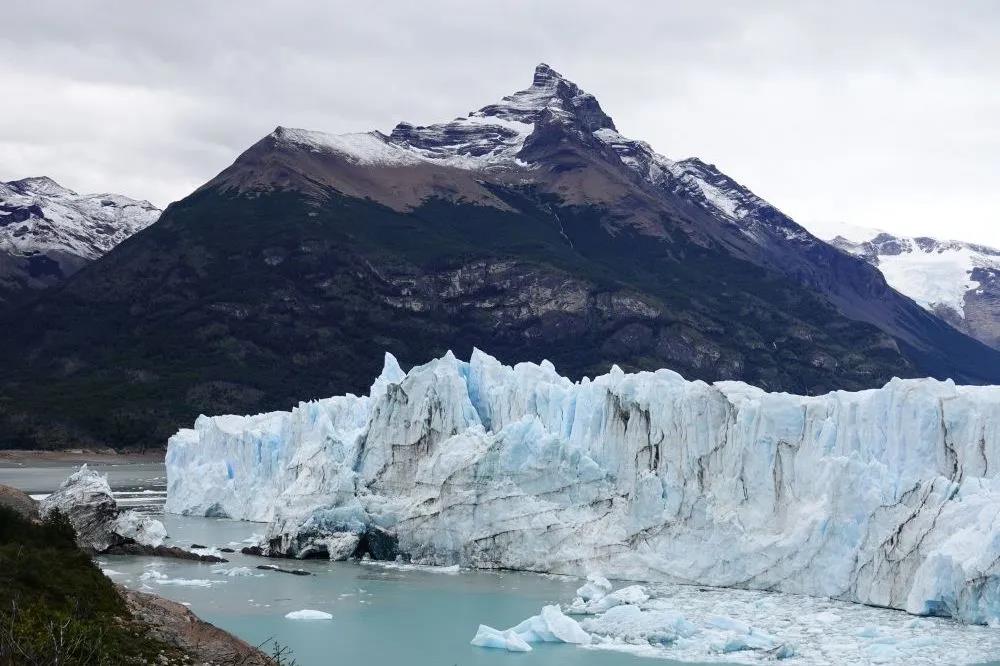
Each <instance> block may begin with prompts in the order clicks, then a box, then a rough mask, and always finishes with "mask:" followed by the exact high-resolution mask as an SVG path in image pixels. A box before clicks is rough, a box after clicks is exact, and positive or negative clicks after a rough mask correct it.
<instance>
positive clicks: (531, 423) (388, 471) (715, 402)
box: [167, 350, 1000, 623]
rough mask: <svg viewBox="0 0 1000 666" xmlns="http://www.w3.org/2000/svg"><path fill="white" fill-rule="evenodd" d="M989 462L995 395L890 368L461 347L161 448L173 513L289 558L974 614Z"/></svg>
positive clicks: (992, 500) (990, 496)
mask: <svg viewBox="0 0 1000 666" xmlns="http://www.w3.org/2000/svg"><path fill="white" fill-rule="evenodd" d="M998 470H1000V387H967V386H956V385H955V384H953V383H952V382H948V381H945V382H942V381H936V380H931V379H917V380H898V379H894V380H892V381H891V382H889V383H888V384H887V385H886V386H885V387H883V388H881V389H873V390H867V391H860V392H842V391H837V392H833V393H829V394H827V395H822V396H816V397H805V396H796V395H789V394H781V393H767V392H765V391H762V390H760V389H757V388H754V387H751V386H748V385H746V384H743V383H740V382H717V383H715V384H706V383H704V382H700V381H694V382H689V381H685V380H684V379H683V378H682V377H681V376H680V375H678V374H676V373H674V372H671V371H668V370H659V371H657V372H640V373H635V374H626V373H624V372H622V371H621V370H620V369H619V368H617V367H614V368H612V370H611V372H610V373H608V374H606V375H602V376H600V377H597V378H596V379H593V380H589V379H584V380H582V381H580V382H572V381H570V380H569V379H566V378H564V377H561V376H559V375H558V374H557V373H556V371H555V369H554V368H553V366H552V365H551V364H550V363H547V362H542V363H541V364H540V365H535V364H532V363H520V364H517V365H515V366H513V367H510V366H505V365H502V364H501V363H500V362H498V361H497V360H496V359H494V358H492V357H490V356H489V355H487V354H485V353H483V352H480V351H478V350H477V351H475V352H474V353H473V355H472V358H471V359H470V361H469V362H463V361H460V360H458V359H456V358H455V357H454V355H452V354H451V353H448V354H446V355H445V356H444V357H442V358H440V359H436V360H434V361H431V362H430V363H427V364H426V365H423V366H419V367H416V368H413V369H412V370H410V371H409V372H408V373H403V371H402V370H401V369H400V367H399V365H398V364H397V363H396V361H395V359H394V358H392V357H391V356H390V355H387V356H386V364H385V369H384V370H383V373H382V375H381V376H380V377H379V378H378V379H377V380H376V382H375V384H374V385H373V386H372V389H371V393H370V395H369V396H361V397H357V396H353V395H346V396H338V397H334V398H329V399H325V400H318V401H314V402H307V403H301V404H300V405H299V406H298V407H296V408H295V409H293V410H292V411H290V412H273V413H269V414H261V415H257V416H216V417H206V416H201V417H199V418H198V420H197V421H196V423H195V426H194V428H193V429H185V430H181V431H180V432H178V433H177V434H176V435H174V436H173V437H172V438H171V439H170V442H169V448H168V452H167V474H168V482H169V487H168V499H167V510H168V511H172V512H176V513H186V514H195V515H224V516H230V517H232V518H237V519H243V520H256V521H268V522H270V523H271V524H270V526H269V537H271V539H272V540H276V541H272V543H280V545H281V548H282V549H283V550H286V551H288V552H292V553H293V554H294V553H296V552H300V551H301V549H303V548H313V547H315V544H316V543H317V540H320V541H321V540H322V539H332V541H330V543H334V542H336V543H338V544H343V543H354V541H353V540H351V539H350V538H349V535H362V534H364V533H366V531H368V530H371V529H373V528H375V527H378V528H382V529H384V530H387V531H388V532H389V533H392V534H394V535H395V537H396V538H397V539H398V550H399V552H402V553H406V554H408V555H409V556H410V557H411V558H412V559H413V561H415V562H421V563H426V564H437V565H452V564H460V565H462V566H469V567H487V568H490V567H504V568H514V569H525V570H533V571H548V572H555V573H571V574H586V573H589V572H592V571H603V572H605V573H607V574H609V575H612V576H613V577H615V578H619V579H632V580H647V581H665V582H675V583H695V584H702V585H715V586H727V587H739V588H748V589H768V590H777V591H784V592H794V593H803V594H809V595H816V596H829V597H834V598H838V599H844V600H849V601H856V602H861V603H866V604H873V605H879V606H888V607H892V608H899V609H905V610H907V611H909V612H911V613H915V614H933V615H949V616H953V617H957V618H960V619H962V620H965V621H967V622H974V623H987V622H991V621H992V622H996V621H998V619H1000V475H998ZM303 535H306V536H308V538H305V537H304V536H303ZM345 539H346V541H345ZM303 543H308V544H309V545H308V546H303ZM297 549H298V550H297ZM340 550H343V551H345V552H346V548H344V547H343V546H340ZM341 555H342V556H347V555H345V554H344V553H341Z"/></svg>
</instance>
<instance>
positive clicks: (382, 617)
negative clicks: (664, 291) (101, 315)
mask: <svg viewBox="0 0 1000 666" xmlns="http://www.w3.org/2000/svg"><path fill="white" fill-rule="evenodd" d="M91 467H92V468H94V469H97V470H98V471H101V472H103V473H107V474H108V476H109V481H110V482H111V485H112V488H113V489H114V491H115V494H116V496H117V497H118V498H119V499H120V500H124V502H125V503H127V504H128V505H129V506H136V507H138V508H140V509H142V510H147V511H151V512H157V511H159V510H161V509H162V501H163V499H162V496H163V493H164V491H165V477H166V474H165V471H164V468H163V465H162V464H159V463H139V464H122V465H114V464H100V465H91ZM75 469H76V466H75V465H71V464H67V463H51V464H44V465H38V466H9V465H3V464H0V483H3V484H7V485H13V486H16V487H20V488H22V489H24V490H27V491H28V492H30V493H32V494H35V495H43V494H45V493H48V492H51V491H52V490H54V489H55V488H56V487H57V486H58V485H59V483H61V481H62V480H63V479H64V478H65V477H66V476H68V475H69V474H70V473H72V472H73V471H74V470H75ZM161 519H162V520H163V522H164V524H165V525H166V527H167V531H168V533H169V534H170V537H171V538H170V541H169V542H168V543H170V544H172V545H176V546H181V547H191V546H192V545H193V544H202V545H206V546H214V547H225V546H228V547H232V548H235V549H236V550H237V551H238V550H239V548H240V547H241V546H242V545H244V543H245V542H248V541H249V540H252V539H253V535H254V533H258V534H259V533H262V532H263V531H264V529H265V526H264V525H262V524H255V523H244V522H236V521H230V520H223V519H211V518H195V517H182V516H172V515H165V516H161ZM223 556H224V557H226V558H228V559H229V560H230V561H229V562H228V563H226V564H215V565H210V564H201V563H194V562H189V561H182V560H172V559H166V558H150V557H131V556H129V557H126V556H101V557H100V558H98V562H99V564H100V565H101V567H102V568H103V569H104V570H105V571H106V573H107V574H108V575H109V576H110V577H111V578H112V579H114V580H115V581H117V582H120V583H123V584H125V585H127V586H129V587H132V588H135V589H141V590H147V591H151V592H154V593H156V594H159V595H161V596H164V597H167V598H170V599H173V600H175V601H179V602H182V603H185V604H188V605H189V606H190V608H191V609H192V610H193V611H194V612H195V613H197V614H198V615H199V616H200V617H202V618H203V619H205V620H207V621H209V622H212V623H214V624H216V625H218V626H220V627H222V628H224V629H226V630H228V631H230V632H232V633H234V634H236V635H238V636H240V637H241V638H243V639H244V640H247V641H248V642H251V643H254V644H262V643H265V642H267V641H275V640H276V641H278V642H279V643H281V644H282V645H286V646H289V647H290V648H291V650H292V652H293V656H294V658H295V660H296V661H297V663H298V664H299V666H326V665H327V664H346V663H371V664H383V663H384V664H401V665H402V664H405V665H407V666H452V665H454V666H490V665H500V664H503V665H504V666H516V665H524V666H527V665H528V664H530V665H531V666H555V665H557V664H558V665H563V664H566V665H569V666H575V665H579V666H598V665H600V666H605V665H606V666H636V665H637V664H656V663H662V664H690V663H695V662H692V661H674V660H669V659H658V660H656V661H650V660H649V659H644V658H642V657H640V656H636V655H635V654H630V653H627V652H618V651H607V650H594V649H581V648H576V647H573V646H569V645H562V644H542V645H536V646H535V650H534V651H533V652H531V653H527V654H513V653H507V652H504V651H499V650H489V649H485V648H477V647H474V646H472V645H470V644H469V641H470V640H471V639H472V637H473V635H475V632H476V628H477V627H478V625H479V624H481V623H482V624H488V625H490V626H493V627H497V628H501V629H503V628H507V627H510V626H513V625H515V624H517V623H518V622H520V621H522V620H524V619H525V618H527V617H529V616H531V615H535V614H537V613H538V612H539V611H540V609H541V607H542V606H543V605H546V604H551V603H563V604H565V603H567V602H569V601H570V600H572V598H573V596H574V591H575V590H576V588H577V587H579V585H580V581H579V580H578V579H575V578H569V577H560V576H544V575H536V574H526V573H516V572H482V571H461V572H458V573H445V572H442V571H441V570H438V569H429V568H412V567H411V568H407V567H400V566H398V565H395V564H390V565H385V564H380V563H357V562H327V561H322V560H307V561H295V560H263V559H261V558H256V557H251V556H246V555H242V554H240V553H239V552H236V553H225V554H223ZM262 563H274V564H277V565H279V566H285V567H287V568H302V569H306V570H308V571H310V572H311V573H312V574H313V575H311V576H293V575H290V574H286V573H281V572H275V571H261V570H258V569H256V567H257V565H259V564H262ZM234 570H236V571H234ZM230 573H237V574H242V575H229V574H230ZM675 598H676V601H677V605H678V607H679V608H680V609H681V610H684V611H685V613H688V612H690V613H692V614H697V613H699V612H700V613H703V614H704V613H706V612H711V613H715V612H718V613H723V614H726V613H728V614H733V615H735V614H736V613H738V612H740V611H741V610H742V611H744V612H746V611H747V610H748V609H749V611H750V612H751V613H756V612H757V611H758V609H759V611H760V614H761V618H762V620H761V621H762V622H765V621H766V622H770V623H771V626H772V627H773V626H780V627H781V633H782V635H783V636H784V635H787V636H788V637H789V638H792V639H794V643H795V644H798V645H803V644H804V643H808V642H809V641H814V640H815V641H817V642H819V643H822V642H823V640H825V643H826V644H827V645H819V646H818V648H817V646H813V647H812V658H802V659H800V658H793V659H791V660H790V661H788V662H785V663H789V664H796V663H836V662H835V661H833V659H834V658H835V657H834V655H835V654H837V653H836V651H835V650H836V648H838V644H839V643H841V642H843V641H850V640H853V641H855V642H857V640H858V639H857V638H856V637H855V636H856V634H857V632H858V630H859V629H861V628H862V627H865V626H870V625H876V626H880V627H882V626H885V627H895V629H894V630H895V631H896V634H897V635H907V636H913V637H914V638H913V640H921V636H926V637H931V638H932V639H933V640H935V641H936V640H938V638H941V640H942V641H943V643H942V644H938V645H937V646H936V647H935V650H932V652H934V651H936V653H937V655H936V656H934V655H933V654H930V653H929V654H928V655H927V657H928V659H927V660H925V659H914V660H911V661H907V662H905V663H941V664H944V663H963V662H962V661H950V659H955V656H954V655H957V654H962V653H964V652H965V650H964V649H962V648H964V647H967V646H975V645H978V644H980V643H982V642H983V641H987V642H996V644H997V645H998V646H1000V630H996V629H988V628H984V627H965V626H962V625H957V624H956V623H951V622H947V621H943V620H923V619H918V620H916V624H915V622H914V618H911V616H908V615H906V614H905V613H900V612H896V611H886V610H880V609H872V608H866V607H861V606H856V605H852V604H839V603H838V602H829V601H825V600H815V599H810V598H804V597H794V596H790V595H776V594H765V593H757V592H744V591H730V590H715V591H701V590H698V589H696V588H684V589H683V590H682V591H680V592H678V593H677V594H676V597H675ZM831 608H832V609H833V610H835V611H836V612H837V613H840V614H841V615H842V616H843V617H844V620H843V622H841V623H840V625H839V626H837V627H831V628H830V629H829V630H827V631H828V633H830V634H831V635H830V636H826V637H817V636H816V632H817V631H818V630H817V628H816V627H817V626H819V627H820V629H823V627H822V625H816V624H815V623H814V624H812V625H810V624H808V623H803V622H800V621H799V618H800V616H801V617H807V616H809V615H810V614H813V615H816V614H817V610H821V611H823V612H826V613H829V611H830V609H831ZM304 609H310V610H319V611H325V612H328V613H330V614H331V615H332V616H333V617H332V619H330V620H313V621H303V620H290V619H286V618H285V615H286V614H287V613H289V612H291V611H297V610H304ZM800 625H801V626H800ZM911 625H912V626H913V628H906V629H903V628H902V627H904V626H906V627H910V626H911ZM796 632H797V633H796ZM838 632H839V633H838ZM949 645H950V646H951V647H952V648H953V651H951V652H949V651H948V650H947V649H946V648H947V646H949ZM827 648H829V649H831V650H833V651H831V652H825V651H824V650H826V649H827ZM647 652H648V650H647ZM660 654H662V651H661V652H660ZM824 654H826V655H829V659H827V660H824V659H823V655H824ZM949 654H950V655H952V656H951V657H948V656H946V655H949ZM992 654H994V653H992V652H987V655H992ZM817 656H818V659H819V660H818V661H817ZM748 658H750V659H751V661H752V662H756V661H757V660H756V659H754V658H752V657H751V656H750V655H749V654H739V655H738V659H737V660H738V661H740V662H743V663H747V660H748ZM360 660H363V662H360ZM981 660H982V659H980V661H981ZM716 663H718V662H716ZM840 663H846V662H843V661H841V662H840ZM867 663H878V660H877V659H876V660H872V661H867ZM894 663H901V662H899V661H898V660H897V661H895V662H894ZM965 663H968V660H965ZM992 664H1000V662H992Z"/></svg>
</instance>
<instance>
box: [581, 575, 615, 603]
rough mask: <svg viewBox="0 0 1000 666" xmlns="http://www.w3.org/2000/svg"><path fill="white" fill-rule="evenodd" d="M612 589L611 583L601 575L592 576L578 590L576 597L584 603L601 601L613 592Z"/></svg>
mask: <svg viewBox="0 0 1000 666" xmlns="http://www.w3.org/2000/svg"><path fill="white" fill-rule="evenodd" d="M611 587H612V586H611V581H609V580H608V579H607V578H605V577H604V576H602V575H601V574H590V575H589V576H587V582H586V583H584V584H583V586H582V587H580V588H578V589H577V591H576V596H578V597H580V598H581V599H583V600H584V601H591V600H593V599H600V598H602V597H604V596H606V595H607V594H608V592H610V591H611Z"/></svg>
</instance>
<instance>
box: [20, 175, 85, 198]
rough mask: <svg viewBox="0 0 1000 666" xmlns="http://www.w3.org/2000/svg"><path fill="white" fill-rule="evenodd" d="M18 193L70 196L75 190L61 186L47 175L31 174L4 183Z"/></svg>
mask: <svg viewBox="0 0 1000 666" xmlns="http://www.w3.org/2000/svg"><path fill="white" fill-rule="evenodd" d="M4 184H5V185H7V186H8V187H10V188H11V189H12V190H14V191H15V192H18V193H19V194H41V195H46V196H72V195H75V194H76V192H74V191H73V190H71V189H69V188H66V187H63V186H62V185H60V184H59V183H57V182H56V181H54V180H53V179H51V178H49V177H48V176H32V177H29V178H21V179H20V180H12V181H9V182H7V183H4Z"/></svg>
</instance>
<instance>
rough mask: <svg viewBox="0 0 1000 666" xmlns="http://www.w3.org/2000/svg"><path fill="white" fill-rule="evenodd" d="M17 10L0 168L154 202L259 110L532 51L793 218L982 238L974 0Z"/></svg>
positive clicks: (435, 113) (984, 13) (992, 227)
mask: <svg viewBox="0 0 1000 666" xmlns="http://www.w3.org/2000/svg"><path fill="white" fill-rule="evenodd" d="M31 5H32V6H29V4H28V3H18V5H16V6H8V7H5V9H4V10H3V17H2V18H3V30H2V35H0V86H2V88H0V89H2V90H4V91H5V98H6V99H5V102H4V103H3V104H0V179H3V180H8V179H11V178H18V177H23V176H26V175H38V174H46V175H51V176H53V177H55V178H56V179H57V180H59V181H60V182H63V183H64V184H65V185H67V186H69V187H73V188H74V189H78V190H87V191H100V190H104V191H119V192H122V193H125V194H129V195H131V196H137V197H143V198H148V199H150V200H152V201H154V202H155V203H157V204H160V205H164V204H166V203H167V202H169V201H171V200H175V199H178V198H180V197H182V196H184V195H186V194H187V193H188V192H190V191H191V190H193V189H194V188H195V187H197V186H198V185H199V184H201V183H202V182H204V181H205V180H207V179H208V178H210V177H211V176H213V175H214V174H215V173H217V172H218V171H220V170H221V169H223V168H224V167H225V166H227V165H228V164H229V163H230V162H231V161H232V160H233V159H234V158H235V156H236V155H237V154H238V153H239V152H240V151H242V150H243V149H245V148H246V147H247V146H249V145H250V144H251V143H253V142H254V141H255V140H257V139H258V138H260V137H261V136H262V135H264V134H266V133H267V132H269V131H270V130H271V129H272V128H273V127H274V126H275V125H278V124H282V125H289V126H297V127H307V128H310V129H319V130H325V131H331V132H345V131H359V130H366V129H382V130H387V129H389V128H391V127H392V126H393V125H394V124H395V123H396V122H398V121H399V120H408V121H411V122H417V123H427V122H433V121H437V120H443V119H447V118H451V117H454V116H457V115H461V114H464V113H466V112H467V111H469V110H472V109H474V108H478V107H480V106H482V105H484V104H487V103H489V102H491V101H494V100H495V99H497V98H499V97H500V96H502V95H504V94H507V93H509V92H513V91H514V90H517V89H520V88H523V87H524V86H525V85H527V83H528V82H529V81H530V77H531V72H532V68H533V67H534V65H535V64H536V63H537V62H539V61H545V62H548V63H549V64H551V65H552V66H553V67H555V68H556V69H559V70H560V71H562V72H563V73H564V74H565V75H567V76H568V77H570V78H572V79H573V80H575V81H576V82H577V83H579V84H580V85H581V86H582V87H583V88H585V89H587V90H589V91H590V92H592V93H594V94H595V95H596V96H597V97H598V99H599V100H600V101H601V103H602V105H603V106H604V108H605V110H606V111H607V112H608V113H609V114H610V115H612V117H614V119H615V122H616V123H617V125H618V127H619V129H620V130H621V131H622V132H623V133H625V134H627V135H629V136H634V137H638V138H643V139H645V140H647V141H649V142H650V143H651V144H652V145H653V146H654V147H655V148H656V149H657V150H658V151H660V152H662V153H664V154H666V155H668V156H671V157H676V158H681V157H686V156H689V155H698V156H699V157H702V158H703V159H705V160H706V161H710V162H714V163H716V164H718V165H719V166H720V167H721V168H722V169H723V170H725V171H727V172H728V173H730V174H731V175H732V176H733V177H735V178H736V179H737V180H740V181H741V182H743V183H744V184H746V185H748V186H749V187H751V188H752V189H754V190H755V191H757V192H758V193H759V194H761V195H762V196H764V197H765V198H767V199H769V200H771V201H772V202H773V203H775V204H776V205H777V206H779V207H780V208H782V209H783V210H785V211H786V212H788V213H789V214H791V215H792V216H793V217H795V218H796V219H798V220H799V221H800V222H802V223H804V224H807V225H808V224H810V223H820V222H829V221H833V220H842V221H845V222H850V223H853V224H858V225H866V226H878V227H882V228H887V229H890V230H894V231H901V232H909V233H926V234H931V235H937V236H942V237H959V238H965V239H970V240H980V241H983V242H990V243H992V244H995V245H1000V224H997V222H998V221H1000V219H998V218H1000V215H998V213H997V211H998V210H1000V187H998V186H997V180H998V176H1000V40H998V39H996V35H997V34H1000V5H998V4H997V3H995V2H991V1H984V2H963V3H952V5H951V6H946V5H945V4H944V3H940V2H883V3H870V2H839V3H828V2H792V1H789V2H754V3H749V2H735V1H734V2H714V3H699V4H698V5H697V6H693V5H694V3H680V2H664V3H651V2H628V1H621V2H617V3H607V2H591V1H583V2H581V1H573V2H570V1H567V2H545V3H541V2H520V1H513V2H502V3H500V2H494V3H477V2H473V1H471V0H466V1H465V2H450V1H443V0H442V1H434V2H420V3H410V2H406V3H404V2H379V3H374V2H373V3H357V2H311V3H310V2H296V1H285V2H255V3H246V2H209V3H206V2H194V1H174V2H166V3H136V2H88V3H76V2H69V1H65V2H51V3H31Z"/></svg>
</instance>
